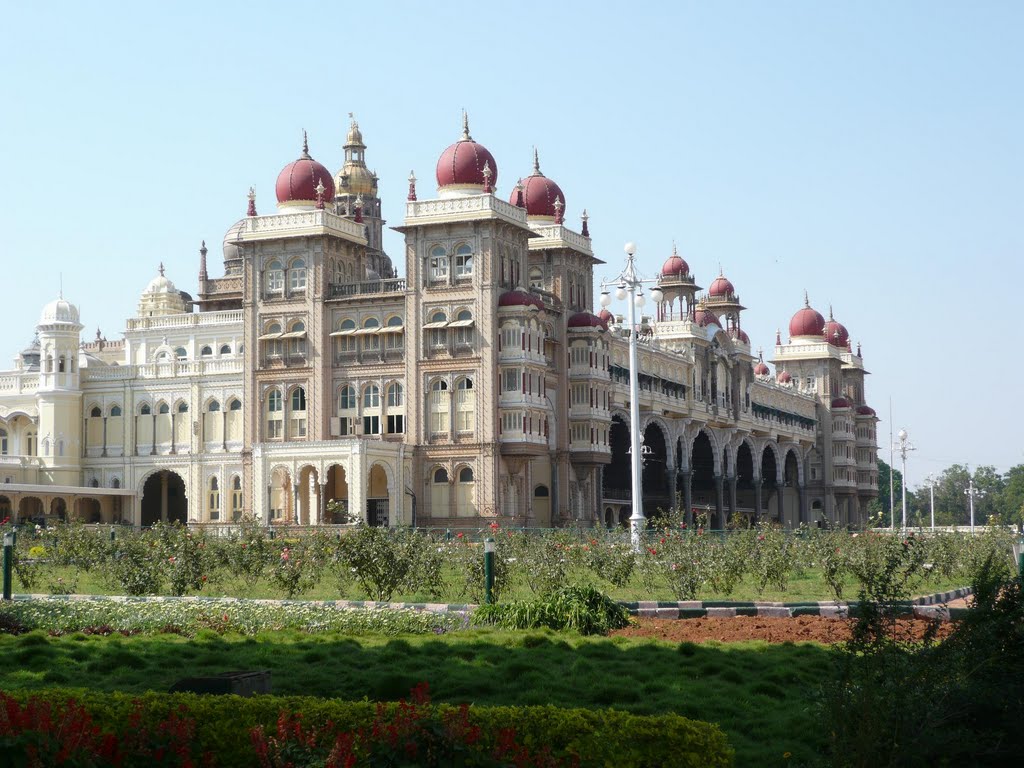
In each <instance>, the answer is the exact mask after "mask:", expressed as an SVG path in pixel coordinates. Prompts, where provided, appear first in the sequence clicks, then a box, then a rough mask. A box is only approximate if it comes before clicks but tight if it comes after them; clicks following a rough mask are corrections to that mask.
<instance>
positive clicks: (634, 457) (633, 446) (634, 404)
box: [601, 243, 662, 552]
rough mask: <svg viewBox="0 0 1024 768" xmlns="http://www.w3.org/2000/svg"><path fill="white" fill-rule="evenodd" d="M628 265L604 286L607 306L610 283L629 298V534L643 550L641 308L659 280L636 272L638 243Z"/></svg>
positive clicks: (658, 295)
mask: <svg viewBox="0 0 1024 768" xmlns="http://www.w3.org/2000/svg"><path fill="white" fill-rule="evenodd" d="M624 250H625V251H626V268H625V269H624V270H622V272H621V274H619V276H618V277H617V278H615V279H614V280H612V281H610V282H603V283H602V285H601V287H602V288H603V289H604V290H603V291H602V292H601V306H602V307H607V306H608V305H610V304H611V303H612V298H611V294H610V293H609V291H608V287H609V286H610V285H615V286H616V288H615V298H617V299H618V300H619V301H622V300H623V299H627V307H626V317H627V318H628V320H629V422H630V424H629V446H630V447H629V452H630V459H631V461H630V468H631V471H632V478H631V479H632V514H631V515H630V516H629V537H630V541H631V542H632V544H633V550H634V551H636V552H639V551H640V546H641V537H642V533H643V529H644V528H645V527H646V523H647V521H646V519H645V518H644V505H643V483H642V478H643V475H642V472H643V469H642V464H641V462H642V460H643V454H642V448H641V444H642V443H643V438H642V437H641V435H640V381H639V378H638V371H639V365H638V363H637V340H636V337H637V323H636V310H637V307H642V306H643V305H644V302H645V299H644V294H643V284H644V283H645V282H647V283H655V281H654V280H644V279H642V278H641V277H640V276H639V275H638V274H637V271H636V262H635V260H634V256H635V254H636V244H635V243H626V246H625V249H624ZM651 299H652V300H653V301H654V302H655V303H656V304H659V303H661V299H662V292H661V290H660V289H659V288H658V287H657V286H656V285H655V286H654V287H653V288H651Z"/></svg>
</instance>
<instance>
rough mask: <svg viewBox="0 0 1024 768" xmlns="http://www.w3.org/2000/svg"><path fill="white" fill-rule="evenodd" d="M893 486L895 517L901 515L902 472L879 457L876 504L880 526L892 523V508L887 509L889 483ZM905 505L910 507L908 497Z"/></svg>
mask: <svg viewBox="0 0 1024 768" xmlns="http://www.w3.org/2000/svg"><path fill="white" fill-rule="evenodd" d="M890 483H892V487H893V501H894V502H895V506H896V510H897V511H896V517H897V518H899V517H901V516H902V512H903V510H902V506H901V502H902V493H903V473H902V472H900V471H899V470H898V469H893V468H892V467H890V466H889V465H888V464H886V463H885V462H884V461H882V460H881V459H879V460H878V506H879V508H880V509H881V511H882V520H881V522H880V523H879V525H881V526H890V525H892V515H891V512H892V510H890V509H889V484H890ZM907 506H908V508H909V507H910V497H909V496H908V497H907Z"/></svg>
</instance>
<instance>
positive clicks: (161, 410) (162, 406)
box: [157, 403, 171, 416]
mask: <svg viewBox="0 0 1024 768" xmlns="http://www.w3.org/2000/svg"><path fill="white" fill-rule="evenodd" d="M157 410H158V411H159V413H160V415H161V416H163V415H165V414H168V413H170V412H171V406H169V405H168V404H167V403H160V407H159V409H157Z"/></svg>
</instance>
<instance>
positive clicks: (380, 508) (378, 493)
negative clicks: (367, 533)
mask: <svg viewBox="0 0 1024 768" xmlns="http://www.w3.org/2000/svg"><path fill="white" fill-rule="evenodd" d="M390 510H391V499H390V497H389V495H388V475H387V473H386V472H385V471H384V467H382V466H381V465H380V464H374V465H373V466H372V467H370V475H369V477H367V479H366V524H367V525H375V526H379V527H381V528H386V527H387V525H388V519H389V516H390Z"/></svg>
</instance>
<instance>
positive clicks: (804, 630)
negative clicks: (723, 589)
mask: <svg viewBox="0 0 1024 768" xmlns="http://www.w3.org/2000/svg"><path fill="white" fill-rule="evenodd" d="M852 624H853V622H852V621H850V620H848V619H829V618H824V617H822V616H796V617H794V618H791V619H769V618H761V617H758V616H736V617H731V618H717V617H716V618H700V619H646V618H644V619H636V618H634V619H633V622H632V623H631V624H630V626H629V627H626V628H625V629H619V630H616V631H614V632H612V633H611V634H612V635H613V636H615V635H621V636H623V637H647V638H652V639H656V640H666V641H668V642H672V643H679V642H683V641H684V640H685V641H690V642H693V643H702V642H705V641H707V640H719V641H721V642H725V643H732V642H737V641H740V640H764V641H766V642H769V643H785V642H794V643H798V642H807V641H812V642H816V643H838V642H842V641H844V640H849V639H850V631H851V627H852ZM928 624H929V622H928V621H927V620H925V619H916V618H915V619H900V620H899V622H898V625H897V632H898V633H899V637H901V638H903V637H906V638H907V639H910V638H915V639H920V638H921V637H923V636H924V632H925V630H926V629H927V627H928ZM952 628H953V625H952V623H951V622H948V621H946V622H942V623H941V624H940V625H939V634H938V636H939V637H940V638H941V637H945V636H946V635H948V634H949V633H950V632H951V631H952ZM904 633H909V635H905V634H904Z"/></svg>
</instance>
